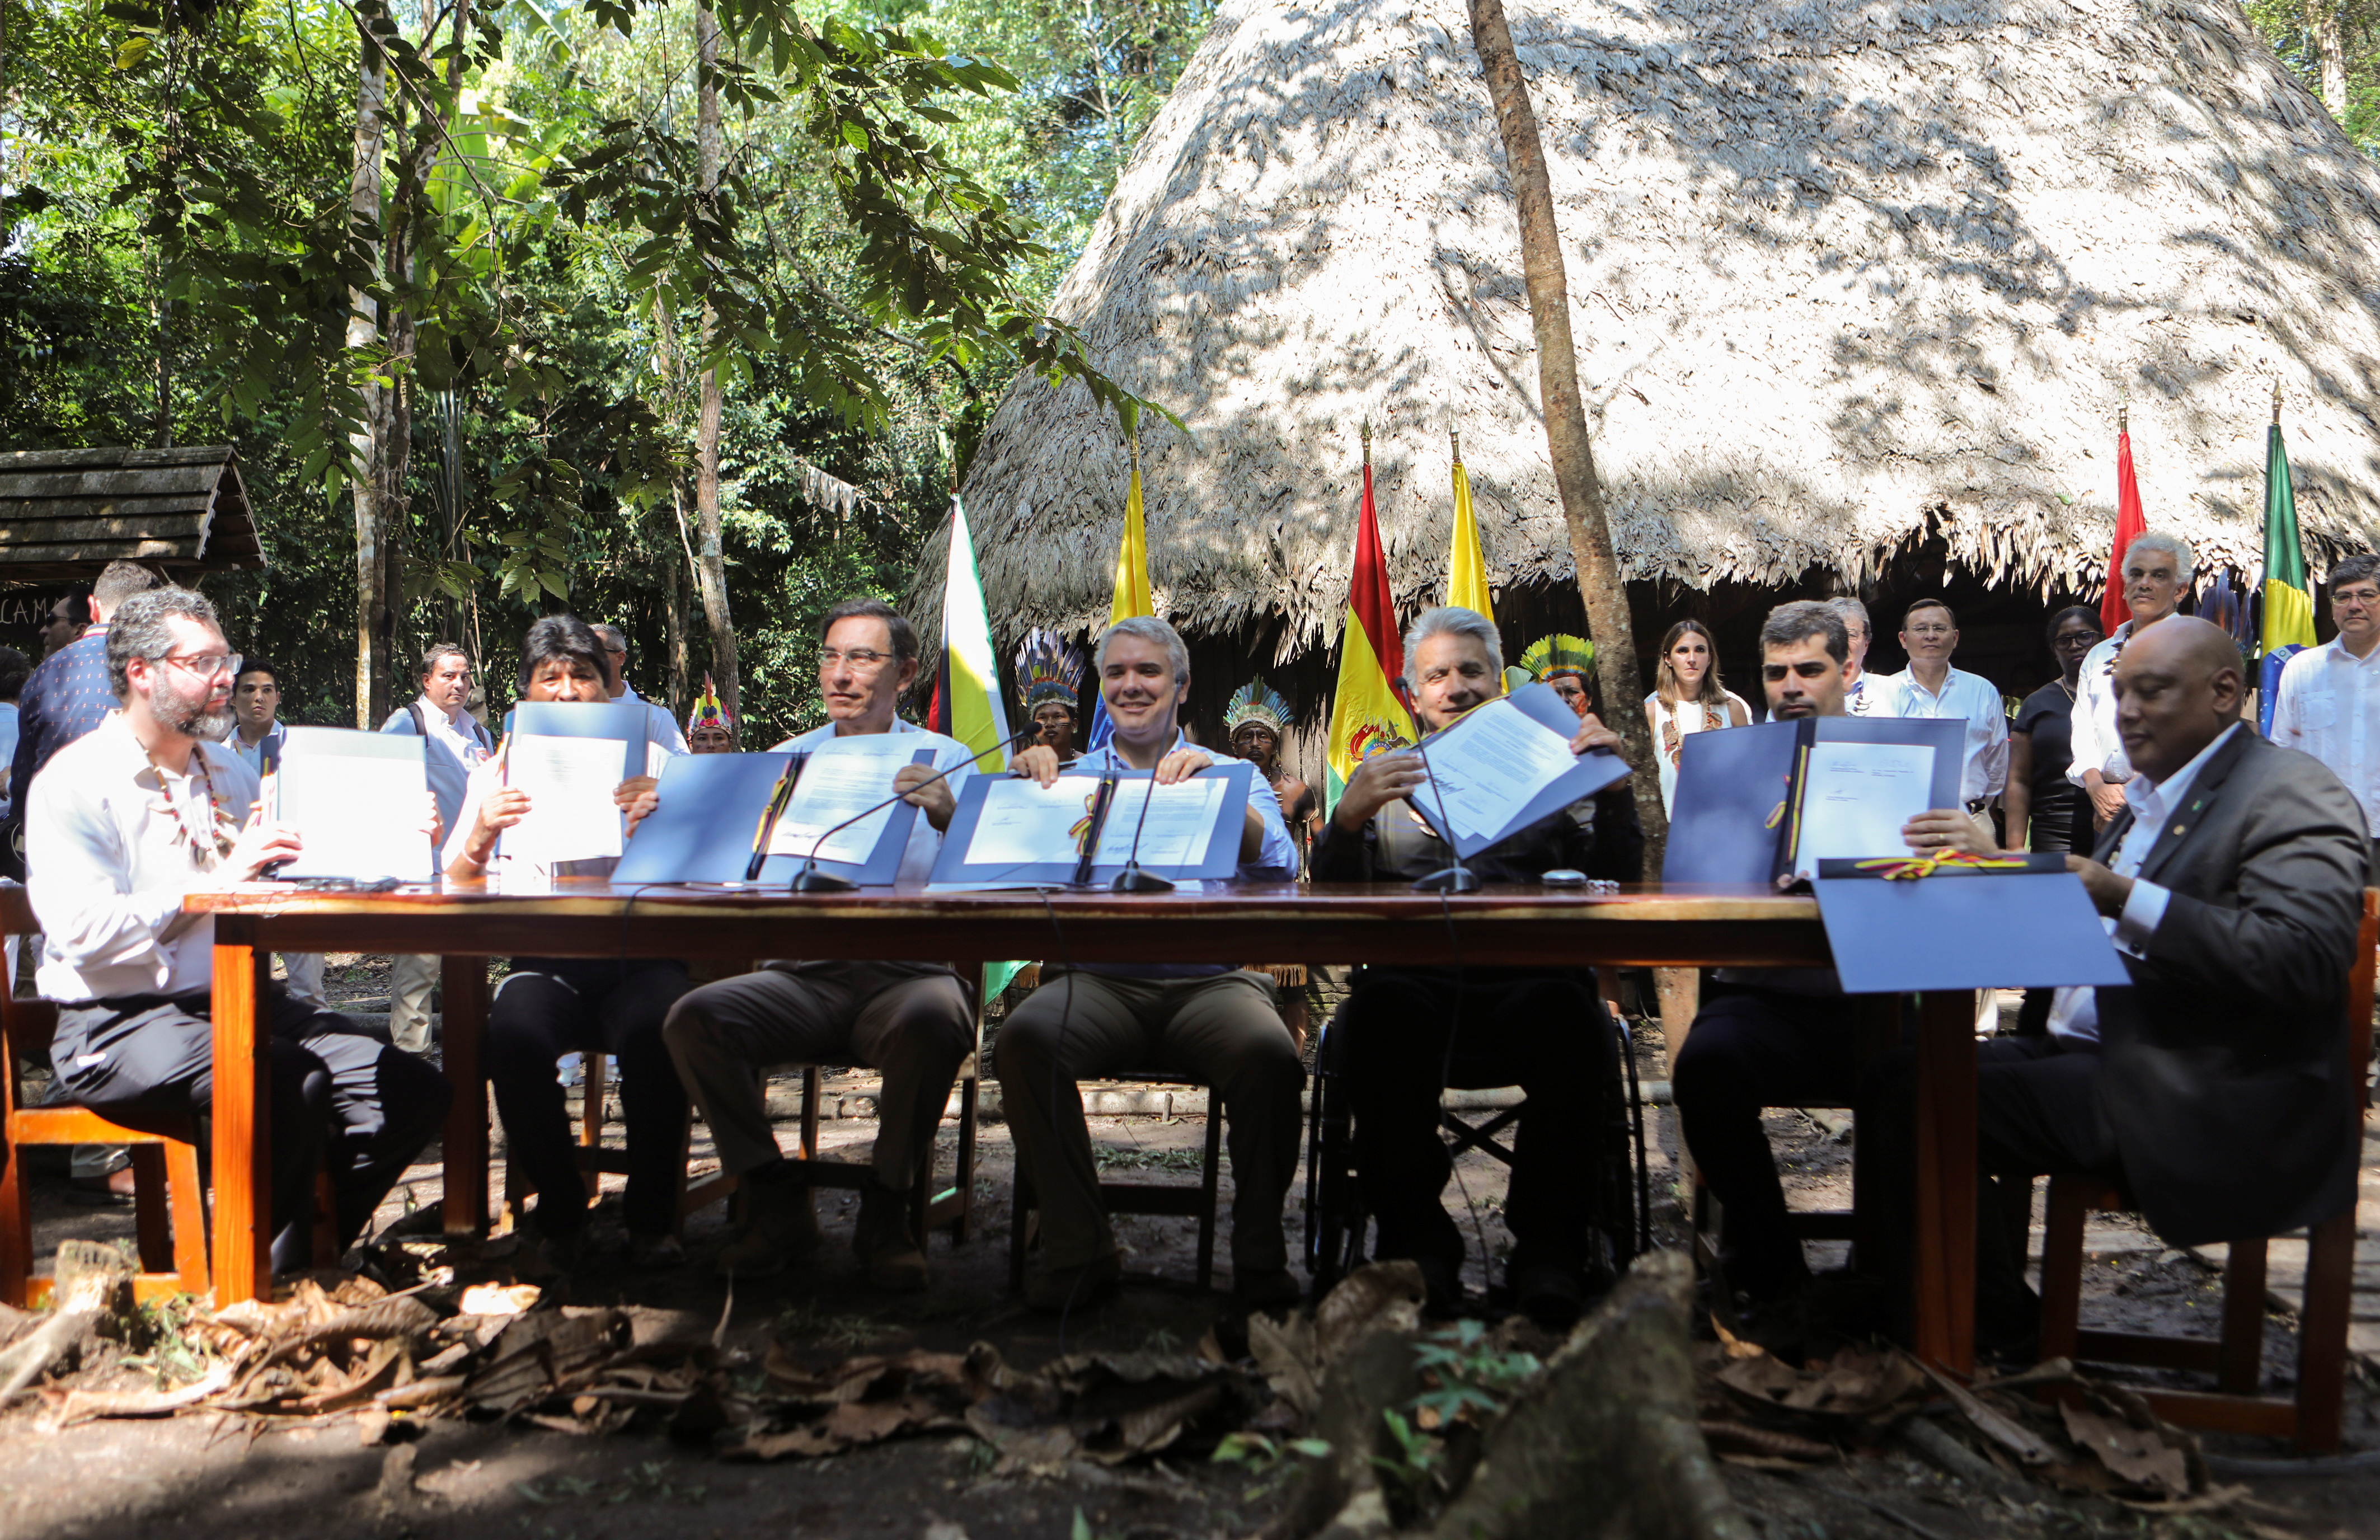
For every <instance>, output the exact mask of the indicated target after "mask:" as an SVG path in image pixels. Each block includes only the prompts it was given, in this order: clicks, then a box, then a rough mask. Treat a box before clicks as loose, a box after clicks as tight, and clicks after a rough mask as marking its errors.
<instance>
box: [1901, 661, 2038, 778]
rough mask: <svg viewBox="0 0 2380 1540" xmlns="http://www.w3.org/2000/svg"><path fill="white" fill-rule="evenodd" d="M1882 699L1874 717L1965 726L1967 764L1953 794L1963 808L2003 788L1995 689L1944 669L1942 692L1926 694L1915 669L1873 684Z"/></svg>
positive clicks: (2002, 730)
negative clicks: (1962, 803)
mask: <svg viewBox="0 0 2380 1540" xmlns="http://www.w3.org/2000/svg"><path fill="white" fill-rule="evenodd" d="M1877 683H1878V685H1879V686H1881V687H1882V689H1883V691H1884V694H1885V698H1884V699H1883V700H1881V701H1879V702H1878V703H1877V705H1876V709H1875V712H1874V714H1875V715H1876V716H1884V717H1924V718H1931V719H1934V720H1937V721H1964V722H1965V723H1966V724H1967V744H1966V749H1967V758H1966V760H1965V763H1964V765H1963V767H1962V768H1961V773H1960V779H1959V794H1960V796H1961V797H1962V798H1964V799H1965V800H1966V801H1969V802H1977V801H1981V800H1982V799H1984V798H1985V797H1993V796H1998V795H1999V794H2000V793H2001V792H2002V791H2003V790H2005V789H2006V788H2007V786H2008V755H2009V747H2008V706H2007V703H2006V702H2004V701H2002V700H2001V699H2000V692H1999V687H1998V685H1994V684H1993V683H1992V682H1991V681H1990V680H1988V679H1985V677H1983V675H1981V674H1976V673H1965V672H1963V671H1961V670H1959V669H1955V668H1953V669H1949V670H1948V671H1947V672H1945V673H1944V674H1943V675H1942V688H1941V689H1940V690H1938V691H1936V690H1929V689H1927V688H1926V687H1925V685H1923V684H1921V683H1920V682H1919V681H1918V678H1917V671H1916V670H1915V669H1904V670H1903V671H1901V672H1900V673H1896V674H1892V675H1890V676H1888V679H1887V680H1879V681H1878V682H1877Z"/></svg>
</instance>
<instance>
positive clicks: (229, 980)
mask: <svg viewBox="0 0 2380 1540" xmlns="http://www.w3.org/2000/svg"><path fill="white" fill-rule="evenodd" d="M229 929H231V926H230V925H229V924H228V923H227V922H225V921H224V920H218V921H216V922H215V940H216V944H215V982H214V1103H213V1107H212V1110H211V1115H212V1118H213V1119H214V1125H215V1160H214V1166H215V1171H214V1176H215V1208H214V1231H215V1248H214V1249H215V1265H214V1275H215V1276H214V1285H215V1288H214V1294H215V1308H216V1309H218V1310H220V1309H222V1308H223V1307H224V1306H225V1305H227V1304H235V1303H237V1301H240V1300H250V1299H271V1298H272V1297H273V1073H272V1059H271V1050H270V1049H269V1047H268V1044H269V1043H270V1041H271V1037H270V1034H271V1031H272V1024H271V1022H270V1021H269V1020H267V1019H266V1017H265V1013H264V1001H265V998H266V994H267V989H266V986H267V985H268V983H269V982H270V981H271V979H272V976H273V972H272V970H273V954H272V953H271V952H264V951H260V950H259V949H257V948H255V947H252V946H244V945H239V944H237V943H230V944H226V943H225V940H224V934H225V931H226V930H229Z"/></svg>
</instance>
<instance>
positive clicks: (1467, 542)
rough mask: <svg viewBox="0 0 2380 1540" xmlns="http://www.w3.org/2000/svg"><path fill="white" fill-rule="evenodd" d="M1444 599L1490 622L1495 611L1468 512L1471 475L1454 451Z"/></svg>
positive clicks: (1484, 561) (1473, 522)
mask: <svg viewBox="0 0 2380 1540" xmlns="http://www.w3.org/2000/svg"><path fill="white" fill-rule="evenodd" d="M1446 601H1447V602H1448V603H1449V604H1456V605H1460V606H1462V607H1463V609H1465V610H1469V611H1471V612H1473V613H1475V614H1477V615H1479V616H1481V617H1482V618H1484V619H1486V620H1488V621H1490V622H1492V621H1494V620H1495V618H1496V611H1495V609H1494V607H1493V606H1492V605H1491V604H1490V603H1489V602H1488V558H1487V556H1486V555H1485V554H1483V553H1482V552H1481V551H1480V549H1479V521H1478V520H1477V519H1476V518H1475V517H1474V516H1472V513H1471V477H1470V475H1469V473H1468V472H1466V471H1465V470H1464V469H1463V452H1462V451H1461V450H1459V449H1458V450H1456V451H1455V455H1454V540H1453V543H1452V545H1451V547H1450V548H1449V550H1448V552H1447V557H1446Z"/></svg>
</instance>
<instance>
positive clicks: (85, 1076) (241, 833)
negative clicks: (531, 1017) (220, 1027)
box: [28, 588, 449, 1272]
mask: <svg viewBox="0 0 2380 1540" xmlns="http://www.w3.org/2000/svg"><path fill="white" fill-rule="evenodd" d="M106 656H107V669H108V673H109V676H110V678H111V679H112V680H113V682H114V684H115V697H116V699H117V700H119V701H120V702H121V703H122V709H120V710H118V711H116V712H115V713H114V714H112V715H110V716H108V717H107V718H105V719H104V720H103V721H101V722H100V724H99V725H98V726H97V727H95V728H93V729H92V730H91V732H90V733H89V734H86V735H84V736H83V737H81V738H80V739H78V740H77V741H76V742H74V743H72V744H69V745H67V746H66V747H64V748H62V749H60V750H58V752H57V753H56V755H55V756H54V757H53V758H52V761H51V764H50V766H49V768H48V770H45V772H44V773H43V774H42V777H41V779H39V780H38V781H36V782H34V784H33V790H32V797H31V806H30V819H29V824H28V829H29V835H30V850H29V852H28V854H29V855H30V866H31V872H32V880H31V882H30V894H31V898H32V901H33V912H34V914H35V915H36V916H39V917H40V919H41V922H42V959H41V966H40V970H39V972H38V974H37V975H36V982H37V983H38V985H39V988H40V989H41V993H42V998H43V999H44V1000H55V1001H56V1002H57V1006H58V1025H57V1033H56V1036H55V1038H54V1040H53V1042H52V1045H51V1058H52V1061H53V1063H55V1066H56V1069H57V1073H58V1077H59V1079H60V1081H61V1082H62V1083H63V1084H64V1085H65V1086H66V1088H67V1092H68V1093H69V1094H70V1095H72V1096H73V1097H74V1098H75V1100H76V1101H78V1102H79V1103H80V1104H81V1105H83V1106H85V1107H88V1108H90V1109H91V1110H93V1111H96V1112H100V1113H103V1115H105V1116H106V1117H108V1118H110V1119H113V1120H114V1121H115V1122H123V1123H128V1124H130V1125H132V1126H135V1127H139V1126H141V1125H143V1124H144V1123H149V1124H154V1123H156V1122H159V1121H161V1120H167V1121H172V1122H177V1123H178V1122H181V1120H183V1119H185V1118H187V1117H188V1116H189V1115H192V1114H196V1113H203V1112H204V1111H205V1110H207V1108H208V1105H209V1103H210V1101H211V1099H212V1092H213V1085H214V1070H213V1055H214V1028H213V1025H212V1022H211V1020H210V1018H211V1016H212V1011H213V998H212V989H213V985H214V922H213V920H212V919H211V918H208V917H205V916H196V915H188V914H185V913H184V912H183V909H182V900H183V898H184V897H185V896H186V895H188V894H189V893H192V892H201V891H207V890H210V889H226V888H232V887H236V886H237V885H238V884H240V883H243V882H249V881H252V880H254V879H255V878H256V877H257V875H258V874H259V873H261V871H263V870H264V869H265V868H266V867H269V866H271V865H273V863H274V862H277V861H285V860H288V859H289V858H290V857H292V856H294V855H297V853H298V850H299V843H298V837H297V831H295V830H293V829H290V828H289V827H287V826H286V825H284V824H276V823H266V822H264V821H263V820H262V819H255V818H251V816H250V813H251V809H252V808H253V806H254V805H255V803H256V800H257V795H258V778H257V774H256V772H255V771H254V770H250V769H249V767H248V766H246V765H244V764H242V763H241V762H240V760H239V758H238V756H237V755H235V754H233V753H232V752H231V751H230V750H229V749H227V748H225V747H224V746H223V745H222V743H221V742H220V740H221V739H222V737H223V736H224V734H225V733H226V732H228V731H229V730H230V728H231V687H232V681H233V680H234V679H235V678H237V676H238V673H239V666H240V658H239V655H238V654H237V653H236V652H233V651H231V650H229V649H227V648H226V647H225V644H224V638H223V632H222V631H221V630H220V629H218V628H217V626H216V624H215V612H214V606H213V605H212V604H210V603H209V602H207V600H205V599H203V598H201V597H200V596H199V595H198V594H195V593H191V592H189V591H188V590H186V589H182V588H157V589H153V590H152V591H149V592H146V593H140V594H135V595H134V596H132V597H131V598H130V599H128V600H125V602H124V604H123V606H122V607H121V609H119V610H118V611H117V612H116V613H115V617H114V621H113V624H111V625H110V627H109V629H108V632H107V654H106ZM262 1013H263V1015H264V1016H265V1018H266V1020H267V1022H268V1023H269V1024H270V1032H271V1037H270V1041H269V1045H268V1047H269V1050H270V1053H271V1060H272V1097H273V1100H272V1111H271V1119H270V1122H269V1124H268V1126H269V1127H270V1128H271V1130H272V1134H271V1138H272V1145H273V1269H274V1270H275V1271H276V1272H278V1271H285V1270H291V1269H295V1268H297V1267H304V1266H305V1265H306V1264H307V1262H308V1261H309V1259H310V1255H311V1244H310V1243H311V1229H312V1220H313V1218H314V1215H313V1194H314V1173H315V1171H316V1170H317V1169H318V1167H323V1166H326V1167H327V1168H328V1170H329V1171H330V1173H331V1178H332V1186H333V1191H334V1194H335V1197H334V1202H335V1205H336V1208H337V1212H336V1215H335V1219H336V1221H337V1226H338V1232H339V1239H340V1243H341V1244H342V1246H344V1245H346V1243H349V1242H352V1241H353V1240H355V1239H356V1237H357V1236H358V1234H360V1233H361V1232H362V1231H363V1230H364V1228H365V1226H366V1225H368V1224H369V1223H370V1219H371V1217H372V1210H373V1209H374V1208H376V1207H378V1206H379V1203H380V1200H381V1198H382V1196H383V1194H386V1193H387V1191H388V1189H389V1188H390V1186H391V1185H393V1184H394V1183H395V1181H396V1179H397V1177H399V1176H400V1175H402V1174H403V1173H404V1170H405V1168H406V1165H407V1162H408V1161H410V1160H411V1159H412V1158H413V1157H414V1156H415V1155H416V1154H417V1153H419V1151H420V1149H421V1147H422V1146H424V1145H426V1144H428V1143H429V1141H430V1138H431V1135H432V1134H435V1133H436V1132H437V1130H438V1126H439V1123H440V1122H441V1120H442V1119H443V1118H444V1116H445V1113H446V1103H447V1099H448V1096H449V1092H448V1088H447V1085H446V1081H445V1077H444V1076H443V1075H441V1074H440V1073H438V1072H437V1071H436V1070H434V1069H431V1067H430V1066H429V1065H427V1064H425V1063H423V1062H421V1061H419V1060H418V1059H415V1058H413V1057H411V1056H410V1055H408V1054H405V1053H401V1052H399V1051H398V1050H397V1049H395V1048H393V1047H391V1046H390V1045H389V1044H388V1043H387V1041H386V1040H385V1039H384V1038H382V1037H372V1036H368V1035H367V1034H366V1033H364V1032H363V1031H361V1030H358V1025H357V1023H356V1022H355V1021H354V1019H353V1018H350V1017H346V1016H341V1015H338V1014H336V1013H332V1012H328V1011H318V1010H315V1009H313V1008H311V1007H310V1006H308V1005H306V1004H303V1003H301V1002H299V1001H297V1000H295V999H293V998H292V997H291V996H290V995H289V993H288V992H287V990H286V989H285V988H284V987H283V986H281V985H279V984H274V985H273V986H272V988H271V992H270V993H269V994H268V995H267V996H266V998H265V1000H264V1001H263V1011H262Z"/></svg>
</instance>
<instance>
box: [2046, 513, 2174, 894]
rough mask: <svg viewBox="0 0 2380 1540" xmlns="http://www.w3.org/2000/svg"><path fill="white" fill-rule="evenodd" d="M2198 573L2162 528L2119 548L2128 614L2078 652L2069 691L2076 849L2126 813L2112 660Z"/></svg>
mask: <svg viewBox="0 0 2380 1540" xmlns="http://www.w3.org/2000/svg"><path fill="white" fill-rule="evenodd" d="M2195 570H2196V561H2195V558H2194V557H2193V556H2192V554H2191V550H2190V546H2189V543H2188V542H2187V541H2185V540H2182V539H2181V538H2180V536H2179V535H2168V534H2167V533H2165V532H2164V531H2163V530H2161V529H2149V530H2143V532H2142V533H2140V534H2138V535H2135V536H2133V537H2132V543H2131V545H2128V546H2126V547H2125V548H2124V570H2123V581H2124V602H2125V603H2126V604H2128V605H2130V606H2131V612H2132V618H2131V619H2130V620H2128V621H2126V622H2125V623H2124V624H2121V625H2119V626H2118V627H2116V634H2115V635H2114V636H2112V637H2108V638H2107V640H2106V641H2104V642H2101V643H2100V644H2099V645H2098V646H2096V647H2095V648H2093V649H2091V650H2090V651H2089V652H2088V653H2086V654H2084V655H2083V672H2082V674H2081V676H2080V679H2079V682H2078V685H2077V688H2076V691H2075V696H2074V730H2073V741H2074V762H2073V763H2072V764H2071V765H2070V766H2069V767H2067V770H2066V779H2067V780H2069V781H2070V782H2073V783H2074V784H2075V785H2077V786H2080V787H2082V788H2083V795H2084V797H2085V799H2086V800H2087V801H2088V803H2089V804H2090V811H2091V817H2090V818H2088V819H2083V818H2077V819H2075V820H2074V849H2075V850H2076V852H2077V853H2079V854H2082V855H2088V854H2090V851H2091V848H2092V846H2093V845H2094V844H2095V843H2097V842H2098V838H2099V831H2100V830H2102V829H2105V828H2107V823H2108V820H2109V819H2113V818H2115V817H2116V815H2117V814H2119V813H2121V812H2122V811H2123V810H2124V782H2127V781H2130V780H2131V778H2132V764H2131V760H2130V759H2128V758H2125V756H2124V742H2123V738H2122V736H2121V735H2120V734H2119V733H2118V732H2117V730H2116V660H2117V659H2119V658H2120V657H2122V656H2123V652H2124V647H2125V645H2126V644H2127V643H2129V642H2130V641H2131V639H2132V638H2133V637H2137V636H2139V635H2140V634H2141V633H2142V632H2143V631H2145V630H2147V629H2148V628H2149V627H2150V626H2152V625H2155V624H2156V623H2157V622H2159V621H2161V620H2163V619H2165V618H2166V617H2167V616H2168V615H2170V614H2172V613H2174V612H2175V611H2177V610H2179V609H2180V607H2181V596H2182V595H2183V594H2185V593H2188V592H2189V591H2190V580H2191V576H2192V573H2193V572H2194V571H2195Z"/></svg>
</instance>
